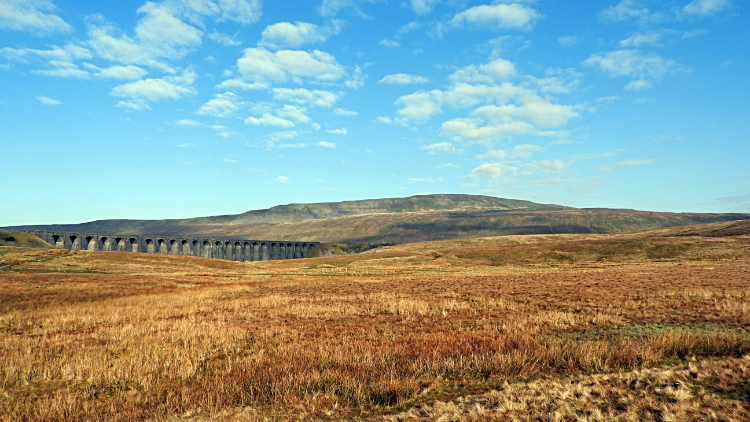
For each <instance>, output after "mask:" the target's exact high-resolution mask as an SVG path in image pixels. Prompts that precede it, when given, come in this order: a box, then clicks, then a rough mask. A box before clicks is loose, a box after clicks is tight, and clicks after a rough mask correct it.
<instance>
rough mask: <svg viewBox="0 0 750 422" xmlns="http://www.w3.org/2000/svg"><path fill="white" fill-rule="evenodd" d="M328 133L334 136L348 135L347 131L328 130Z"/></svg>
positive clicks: (342, 129)
mask: <svg viewBox="0 0 750 422" xmlns="http://www.w3.org/2000/svg"><path fill="white" fill-rule="evenodd" d="M326 132H327V133H330V134H332V135H346V129H344V128H341V129H326Z"/></svg>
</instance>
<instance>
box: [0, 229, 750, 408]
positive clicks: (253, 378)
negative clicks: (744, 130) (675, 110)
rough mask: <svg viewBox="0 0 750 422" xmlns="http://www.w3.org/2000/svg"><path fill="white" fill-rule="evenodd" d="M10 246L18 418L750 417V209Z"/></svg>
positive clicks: (3, 306)
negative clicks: (221, 255)
mask: <svg viewBox="0 0 750 422" xmlns="http://www.w3.org/2000/svg"><path fill="white" fill-rule="evenodd" d="M0 260H2V262H0V267H2V268H1V269H0V390H1V391H0V420H1V421H59V420H66V421H84V420H102V421H104V420H106V421H135V420H153V421H167V420H169V421H230V420H231V421H262V420H368V421H370V420H390V421H412V420H419V421H422V420H424V421H427V420H437V419H441V418H442V420H454V421H477V420H498V419H501V420H502V419H507V420H633V421H635V420H717V421H718V420H721V421H728V420H729V421H731V420H736V421H739V420H748V419H750V381H748V380H750V357H749V355H750V332H749V331H750V299H749V298H750V222H748V221H744V222H743V221H737V222H724V223H713V224H707V225H700V226H690V227H673V228H660V229H654V230H646V231H639V232H627V233H619V234H605V235H602V234H548V235H527V236H498V237H483V238H474V239H463V240H446V241H431V242H422V243H412V244H404V245H395V246H388V247H380V248H375V249H371V250H368V251H365V252H363V253H359V254H350V255H343V256H334V257H323V258H311V259H300V260H287V261H264V262H252V263H238V262H230V261H223V260H213V259H204V258H197V257H186V256H175V255H154V254H138V253H121V252H87V251H74V252H72V253H71V252H70V251H64V250H54V249H31V248H22V247H0Z"/></svg>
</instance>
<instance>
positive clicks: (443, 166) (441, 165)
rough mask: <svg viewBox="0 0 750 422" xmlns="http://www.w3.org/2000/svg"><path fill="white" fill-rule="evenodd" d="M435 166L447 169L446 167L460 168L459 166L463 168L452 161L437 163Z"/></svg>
mask: <svg viewBox="0 0 750 422" xmlns="http://www.w3.org/2000/svg"><path fill="white" fill-rule="evenodd" d="M435 168H436V169H446V168H451V169H458V168H461V167H459V166H457V165H455V164H452V163H445V164H440V165H437V166H435Z"/></svg>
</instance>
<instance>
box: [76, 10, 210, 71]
mask: <svg viewBox="0 0 750 422" xmlns="http://www.w3.org/2000/svg"><path fill="white" fill-rule="evenodd" d="M138 13H140V14H142V15H143V17H142V18H141V19H139V20H138V23H137V24H136V26H135V37H131V36H128V35H126V34H122V33H120V31H119V30H118V29H117V28H115V27H114V26H112V25H111V24H108V23H106V22H104V21H103V17H101V16H100V15H97V16H94V17H91V18H89V27H88V31H87V32H88V36H89V40H88V41H87V45H88V46H89V47H90V48H91V49H92V50H93V51H94V52H96V54H97V55H98V56H99V57H101V58H103V59H105V60H109V61H112V62H119V63H123V64H133V65H145V66H150V67H155V68H159V69H162V70H164V71H168V72H170V71H173V70H172V68H171V66H169V65H168V64H167V63H164V62H163V60H164V59H171V60H174V59H180V58H182V57H184V56H185V55H186V54H187V53H189V52H191V51H193V50H194V49H195V48H196V47H198V46H199V45H200V44H201V37H202V35H203V33H202V32H201V31H200V30H199V29H197V28H195V27H193V26H191V25H188V24H186V23H185V22H183V21H181V20H180V19H178V18H177V17H176V16H175V13H176V11H175V10H174V9H173V8H171V7H170V6H169V5H167V4H157V3H152V2H146V3H145V4H144V5H143V6H141V7H140V8H138Z"/></svg>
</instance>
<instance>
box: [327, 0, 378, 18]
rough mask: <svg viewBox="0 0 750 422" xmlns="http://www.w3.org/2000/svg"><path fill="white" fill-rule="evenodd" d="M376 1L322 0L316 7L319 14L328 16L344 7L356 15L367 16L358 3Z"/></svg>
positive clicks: (374, 0) (372, 0) (333, 14)
mask: <svg viewBox="0 0 750 422" xmlns="http://www.w3.org/2000/svg"><path fill="white" fill-rule="evenodd" d="M376 1H378V0H323V2H322V3H321V4H320V7H319V8H318V12H319V13H320V15H321V16H324V17H329V16H335V15H336V14H337V13H339V12H340V11H342V10H344V9H351V10H352V11H353V12H354V13H356V14H357V15H359V16H361V17H363V18H368V16H367V14H366V13H365V12H364V11H363V10H362V7H361V6H360V5H361V4H362V3H374V2H376Z"/></svg>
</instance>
